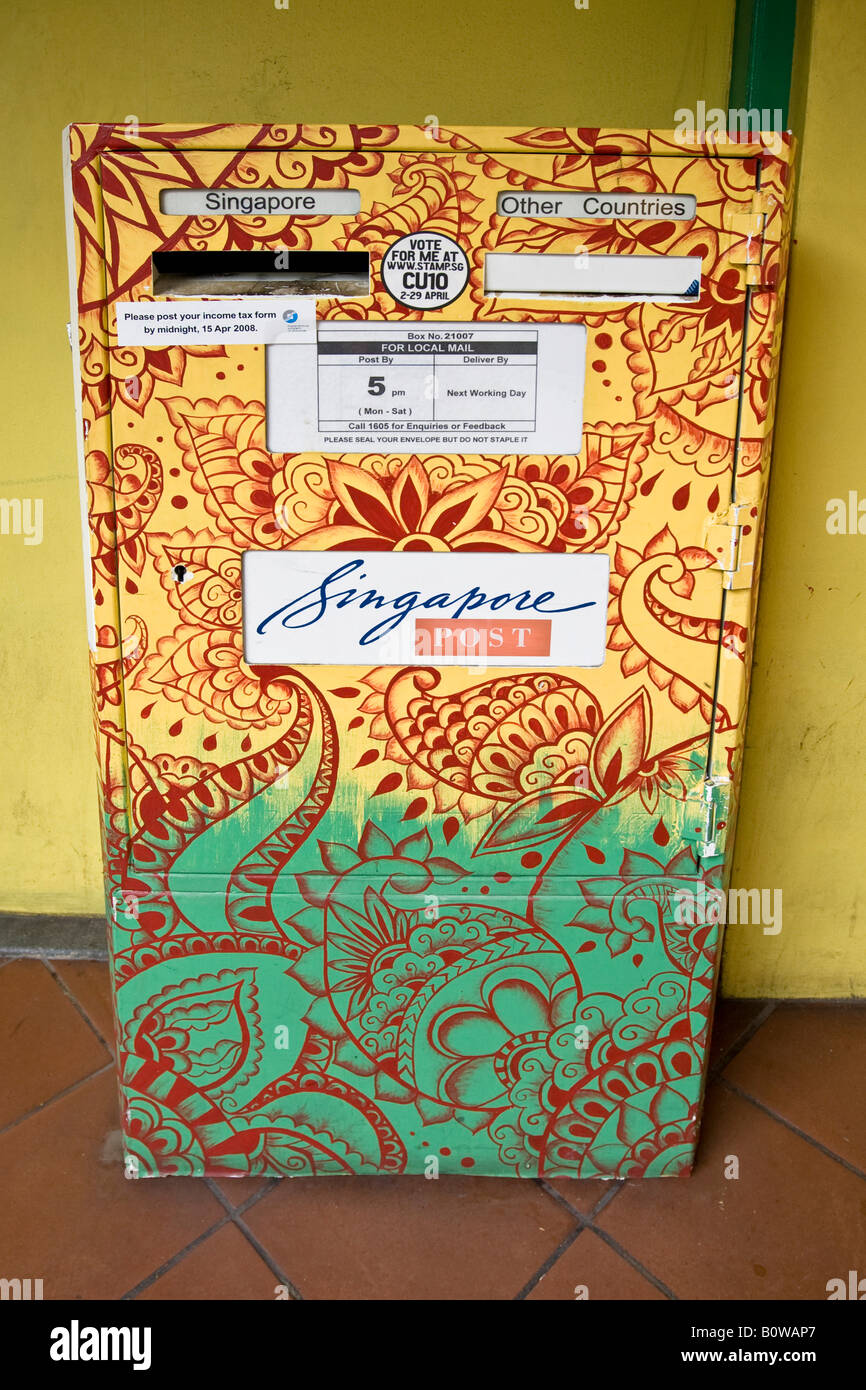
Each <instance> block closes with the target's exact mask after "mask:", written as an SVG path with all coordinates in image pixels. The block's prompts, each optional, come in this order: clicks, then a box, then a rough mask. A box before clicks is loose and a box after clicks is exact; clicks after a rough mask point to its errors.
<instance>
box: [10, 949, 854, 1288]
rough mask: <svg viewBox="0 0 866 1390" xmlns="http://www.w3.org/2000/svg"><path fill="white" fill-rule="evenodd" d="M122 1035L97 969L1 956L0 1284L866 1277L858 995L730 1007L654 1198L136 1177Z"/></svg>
mask: <svg viewBox="0 0 866 1390" xmlns="http://www.w3.org/2000/svg"><path fill="white" fill-rule="evenodd" d="M110 1038H111V1009H110V1002H109V993H108V975H107V967H106V966H105V965H103V964H98V963H95V962H87V961H44V962H43V961H42V960H34V959H29V960H7V961H5V962H2V963H0V1076H2V1083H0V1191H2V1193H3V1201H2V1203H0V1263H2V1266H3V1267H2V1268H0V1275H3V1276H5V1277H14V1276H18V1277H22V1278H23V1277H27V1276H29V1277H31V1278H42V1279H43V1280H44V1288H45V1297H46V1298H79V1299H81V1298H102V1299H118V1298H130V1299H138V1298H140V1299H199V1298H208V1299H234V1298H241V1299H273V1298H274V1297H275V1291H276V1288H277V1286H278V1285H282V1286H285V1288H286V1289H287V1290H288V1294H289V1296H290V1297H292V1298H297V1297H301V1298H312V1299H328V1298H334V1299H458V1300H466V1299H515V1298H518V1299H519V1298H529V1299H570V1300H573V1299H574V1298H575V1297H576V1296H577V1295H578V1293H579V1292H580V1291H582V1290H584V1289H585V1290H586V1293H588V1296H589V1298H591V1299H592V1298H595V1299H665V1298H668V1299H669V1298H683V1299H685V1298H699V1299H732V1298H747V1299H762V1298H769V1299H785V1300H787V1299H824V1298H826V1285H827V1281H828V1280H829V1279H832V1278H837V1277H842V1278H846V1277H847V1274H848V1271H849V1270H852V1269H856V1270H858V1271H859V1272H860V1273H861V1274H864V1273H866V1106H864V1103H863V1090H864V1088H863V1078H864V1073H866V1005H829V1004H827V1005H818V1004H815V1005H802V1004H797V1005H786V1004H777V1005H773V1004H762V1003H760V1002H757V1003H755V1002H743V1001H736V1002H732V1003H730V1004H725V1003H722V1004H720V1006H719V1009H718V1011H717V1015H716V1023H715V1028H714V1034H713V1071H712V1075H711V1080H710V1084H709V1087H708V1091H707V1102H706V1112H705V1120H704V1127H703V1133H702V1138H701V1147H700V1152H699V1158H698V1163H697V1166H696V1168H695V1171H694V1173H693V1174H692V1176H691V1177H690V1178H684V1179H681V1180H671V1181H660V1182H650V1183H645V1184H641V1183H603V1182H571V1183H570V1182H567V1181H566V1182H558V1183H556V1184H555V1185H554V1184H545V1183H537V1182H525V1181H523V1182H519V1181H508V1180H504V1179H502V1180H500V1179H485V1178H472V1177H466V1178H450V1179H447V1180H444V1181H441V1182H426V1181H425V1180H424V1179H423V1178H402V1179H401V1178H380V1179H375V1178H358V1179H345V1178H344V1179H333V1180H332V1179H296V1180H294V1181H291V1182H289V1181H286V1182H280V1181H276V1180H272V1181H268V1180H264V1179H239V1180H237V1181H232V1180H231V1179H222V1180H220V1181H219V1182H214V1181H210V1180H203V1181H194V1180H188V1179H172V1178H166V1179H162V1180H161V1181H158V1182H137V1183H136V1182H126V1181H125V1180H124V1179H123V1177H122V1174H121V1167H120V1159H119V1150H118V1143H117V1133H116V1130H117V1116H116V1093H115V1086H114V1075H113V1065H112V1059H111V1051H110V1041H109V1040H110ZM734 1168H736V1169H738V1176H737V1177H732V1176H730V1173H731V1172H732V1171H733V1169H734ZM584 1296H585V1295H584Z"/></svg>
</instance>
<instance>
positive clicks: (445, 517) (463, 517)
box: [425, 468, 508, 540]
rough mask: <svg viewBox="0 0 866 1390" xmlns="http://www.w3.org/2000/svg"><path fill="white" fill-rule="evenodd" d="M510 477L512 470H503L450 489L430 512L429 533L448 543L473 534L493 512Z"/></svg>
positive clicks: (427, 526) (427, 521)
mask: <svg viewBox="0 0 866 1390" xmlns="http://www.w3.org/2000/svg"><path fill="white" fill-rule="evenodd" d="M507 477H508V469H507V468H500V469H499V470H498V471H497V472H496V473H488V474H487V475H486V477H483V478H478V479H475V480H473V481H472V482H470V483H463V484H462V485H461V486H460V487H454V488H449V490H448V491H447V492H446V493H444V494H443V495H442V497H440V498H439V501H438V502H434V504H433V506H432V507H431V508H430V510H429V512H428V513H427V520H426V523H425V524H426V528H427V530H428V532H430V534H431V535H434V536H441V537H442V538H443V539H444V540H448V539H456V538H457V537H458V536H462V535H465V533H466V532H467V531H472V530H473V529H474V528H475V527H476V526H478V525H479V524H480V523H481V522H482V521H483V520H484V518H485V517H486V516H487V515H488V513H489V512H490V509H491V507H492V506H493V505H494V503H495V501H496V499H497V497H498V496H499V494H500V492H501V491H502V487H503V484H504V483H505V479H506V478H507Z"/></svg>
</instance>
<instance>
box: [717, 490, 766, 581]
mask: <svg viewBox="0 0 866 1390" xmlns="http://www.w3.org/2000/svg"><path fill="white" fill-rule="evenodd" d="M757 542H758V508H757V505H756V503H755V502H754V501H752V502H733V503H731V506H730V507H729V508H728V511H727V512H726V513H724V514H723V516H722V518H721V519H719V520H716V519H714V520H713V521H711V522H710V524H709V526H708V527H707V550H708V551H709V552H710V554H711V555H713V556H714V557H715V560H716V564H717V565H718V566H719V569H720V570H721V571H722V587H723V588H724V589H749V588H751V584H752V579H753V577H754V574H755V552H756V549H757Z"/></svg>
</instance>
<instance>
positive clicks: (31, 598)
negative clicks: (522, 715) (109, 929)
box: [0, 0, 866, 996]
mask: <svg viewBox="0 0 866 1390" xmlns="http://www.w3.org/2000/svg"><path fill="white" fill-rule="evenodd" d="M732 12H733V4H732V3H730V4H721V3H718V4H713V5H701V4H699V3H695V2H694V0H677V2H676V3H668V4H666V5H664V6H650V5H647V4H646V3H645V0H618V3H617V4H616V6H611V5H608V4H603V3H601V0H590V7H589V9H587V10H576V9H575V8H574V7H573V5H570V4H569V3H567V0H541V2H540V3H535V4H532V5H530V4H526V3H524V4H516V3H505V4H503V3H492V0H485V3H482V4H477V5H474V6H472V7H471V8H470V7H467V6H465V5H463V4H451V5H447V6H446V5H438V6H435V7H429V8H428V7H425V8H424V9H422V10H420V11H419V10H418V9H417V8H414V9H413V8H411V7H410V8H407V7H406V6H405V5H404V4H400V3H377V4H376V5H372V4H368V5H359V4H353V5H351V6H350V5H348V4H347V3H345V0H344V2H343V3H340V4H338V3H334V0H330V2H328V0H325V2H324V3H323V2H322V0H317V3H316V4H315V5H313V4H312V3H310V0H291V8H290V9H289V10H287V11H284V10H277V9H276V8H275V7H273V6H271V5H269V4H268V3H266V0H258V3H256V4H255V5H251V4H250V3H249V2H248V0H219V2H218V3H215V4H211V5H209V6H207V7H205V9H204V10H203V9H202V8H201V7H200V6H192V5H187V6H182V5H181V4H178V3H168V0H156V3H152V4H150V5H149V6H148V7H147V11H146V22H144V23H143V21H142V15H143V11H142V10H141V8H140V7H136V6H130V5H128V4H125V3H117V2H115V3H109V4H105V5H102V6H100V7H95V8H88V9H87V11H86V15H87V22H86V24H85V23H83V22H82V14H83V13H84V11H83V10H79V8H78V7H77V6H68V7H66V6H62V7H52V8H48V9H45V8H39V7H37V8H36V9H28V10H27V11H26V13H25V12H24V11H21V10H19V9H18V8H17V7H11V6H10V7H8V12H7V13H6V14H5V15H4V41H5V42H4V60H3V61H4V64H5V65H6V66H7V67H8V70H9V71H8V74H7V76H6V78H5V81H4V87H5V89H6V90H7V91H12V92H14V99H13V102H12V104H11V106H12V109H10V110H9V111H8V112H7V113H6V116H5V121H6V129H7V143H8V147H9V149H10V150H14V151H21V152H24V154H25V158H24V161H23V167H22V166H19V174H18V177H17V178H16V179H15V181H14V183H12V182H10V183H9V184H7V185H6V193H7V212H6V216H5V217H4V218H3V220H2V224H0V238H2V242H0V250H2V264H3V266H4V268H5V270H6V272H7V274H6V281H7V283H6V287H5V289H4V307H5V308H6V310H7V313H8V321H9V322H11V323H12V324H13V325H16V327H15V329H14V331H12V332H10V333H8V334H7V336H6V337H5V338H4V341H3V344H2V345H0V353H2V359H3V360H2V371H0V391H2V393H3V402H2V408H3V419H4V424H5V443H6V449H5V451H4V458H3V462H2V482H0V495H2V496H5V497H21V498H25V497H34V498H35V497H38V498H41V499H42V500H43V506H44V539H43V541H42V543H41V545H38V546H37V545H34V546H25V545H24V544H23V539H22V538H21V537H20V536H0V566H2V573H3V584H4V594H6V595H7V600H6V605H5V612H4V619H5V620H4V623H3V625H2V639H0V640H2V662H3V665H2V670H3V676H4V681H3V693H4V701H3V703H4V711H5V716H6V718H5V724H4V735H5V736H4V738H3V740H2V746H0V785H2V787H3V803H4V830H3V834H2V838H0V908H2V909H4V910H7V911H8V910H21V911H33V912H37V911H57V912H99V911H101V908H102V874H101V865H100V859H99V840H98V832H97V815H96V808H97V802H96V795H95V774H94V755H93V744H92V736H91V727H90V701H89V694H88V689H87V679H86V642H85V630H84V611H83V599H82V577H81V575H82V564H81V550H80V537H79V529H78V500H77V480H76V469H75V451H74V439H73V417H72V388H71V367H70V361H69V352H68V349H67V347H66V339H65V333H64V330H63V324H64V323H65V322H66V319H67V318H68V307H67V297H66V283H65V249H64V230H63V214H62V196H61V188H60V158H59V146H60V139H59V135H60V130H61V128H62V127H63V126H64V125H65V124H67V123H68V122H69V121H71V120H93V119H100V118H102V119H111V120H122V119H123V118H124V117H125V116H127V115H134V116H137V117H138V118H139V119H140V120H143V121H153V120H169V121H180V120H204V121H207V120H214V121H217V120H248V121H254V120H269V119H271V120H279V119H288V120H292V121H294V120H297V119H299V118H303V119H305V120H310V121H313V122H315V121H322V120H332V121H350V120H355V121H357V120H361V121H363V120H365V119H369V120H376V121H378V120H393V121H403V122H408V123H422V124H423V122H424V119H425V117H426V116H428V115H435V116H436V117H438V119H439V120H440V121H442V122H443V123H447V124H453V125H457V124H472V123H477V124H484V125H495V124H506V125H514V124H525V125H526V126H527V127H528V126H530V125H535V124H539V125H541V124H547V123H559V124H561V123H563V122H567V123H585V124H590V123H591V124H592V125H593V126H595V125H610V126H621V127H629V126H642V127H646V126H656V127H662V128H664V127H668V128H669V127H670V126H671V125H672V124H673V119H674V116H673V113H674V111H675V110H676V109H677V107H680V106H691V105H693V104H694V102H695V101H696V100H697V99H698V98H702V99H703V100H705V101H706V102H707V105H708V106H712V105H717V106H723V105H726V92H727V73H728V64H729V53H730V39H731V26H732ZM94 55H97V56H95V57H94ZM864 60H866V35H864V26H863V23H862V12H861V7H860V5H859V3H857V0H818V3H817V4H816V6H815V15H814V22H813V50H812V67H811V73H810V77H809V83H808V88H807V104H806V121H805V132H804V134H805V141H804V149H803V161H802V166H801V172H800V180H801V185H800V203H799V227H798V245H797V246H795V248H794V255H793V269H792V280H791V292H790V298H789V318H788V324H787V332H786V340H787V342H786V350H785V359H784V366H783V377H782V388H781V398H780V406H779V413H778V425H777V430H778V433H777V447H776V458H775V465H774V483H773V485H772V493H771V503H770V517H769V526H768V538H767V545H766V552H765V563H764V579H763V593H762V606H761V617H760V625H759V640H758V664H757V666H756V668H755V674H754V682H753V704H752V713H751V720H750V725H749V755H748V757H747V760H746V770H745V784H744V788H743V797H742V809H741V814H740V826H739V834H738V849H737V856H736V862H735V871H734V883H735V884H736V885H742V886H755V887H764V888H773V887H780V888H781V889H782V890H783V894H784V899H783V901H784V918H783V929H782V931H781V933H780V934H779V935H777V936H770V935H767V936H765V935H763V934H762V933H761V931H760V928H756V927H745V928H739V927H732V928H729V937H728V948H727V951H726V957H725V976H724V988H725V991H726V992H727V993H728V994H776V995H780V996H783V995H803V994H810V995H829V996H832V995H845V994H848V993H852V992H855V993H863V992H864V988H866V951H864V944H866V943H864V936H866V929H864V927H863V926H862V916H860V917H859V920H858V892H859V886H858V884H859V862H860V857H861V856H860V854H859V849H860V840H861V831H860V824H861V822H862V819H863V813H864V807H863V801H864V795H863V792H862V785H863V779H862V774H861V773H860V770H859V764H860V759H861V754H860V745H861V743H862V741H863V734H862V730H861V725H862V721H863V715H862V711H863V709H864V708H866V696H864V695H863V694H862V692H861V689H860V687H861V685H862V677H861V672H862V670H863V660H864V655H866V653H864V650H863V648H864V646H866V637H864V635H863V624H862V621H859V620H858V597H857V596H858V595H859V594H860V592H861V588H860V587H859V585H860V584H862V580H861V579H860V575H861V574H862V558H861V557H862V556H863V554H864V553H866V552H864V551H863V549H862V547H863V546H864V545H866V539H863V538H857V537H855V536H830V535H828V534H827V531H826V528H825V517H826V503H827V501H828V500H829V499H830V498H831V497H846V496H847V493H848V490H849V489H851V488H857V486H858V483H859V481H860V477H861V476H862V466H861V465H860V462H859V454H860V452H861V451H860V446H859V432H858V428H857V426H858V421H857V419H856V415H855V412H856V411H857V406H858V400H859V393H858V387H859V382H858V381H855V378H854V373H855V370H856V368H855V364H856V361H857V356H856V351H855V349H856V344H857V343H858V341H859V333H860V331H861V329H860V320H861V317H862V311H863V310H864V309H866V302H864V301H866V289H864V286H863V277H862V274H861V272H860V262H861V259H862V256H861V252H860V239H861V235H862V226H863V218H862V216H861V217H858V215H857V214H858V213H866V178H864V174H863V171H861V170H860V169H859V168H858V165H860V164H862V163H863V162H864V160H866V155H864V154H863V153H862V146H863V141H862V139H860V138H859V136H860V134H861V131H862V127H863V125H864V122H866V117H864V115H863V111H862V101H861V97H860V92H861V88H862V82H861V81H860V73H861V72H862V69H863V64H864ZM24 72H26V73H28V74H29V75H30V76H29V80H28V82H27V83H26V84H25V83H19V78H20V74H21V73H24ZM840 132H844V140H842V139H841V138H840ZM843 161H844V162H843ZM831 245H832V248H833V253H832V259H831V257H830V254H829V248H830V246H831ZM10 272H11V273H10ZM862 487H863V493H864V496H866V484H863V485H862Z"/></svg>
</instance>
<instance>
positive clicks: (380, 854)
mask: <svg viewBox="0 0 866 1390" xmlns="http://www.w3.org/2000/svg"><path fill="white" fill-rule="evenodd" d="M358 853H359V854H360V856H361V858H362V859H381V858H387V857H388V856H390V855H392V854H393V853H394V846H393V845H392V844H391V841H390V840H389V839H388V836H387V835H386V834H385V832H384V831H383V830H380V829H379V827H378V825H374V824H373V822H372V821H371V820H368V821H367V824H366V825H365V826H364V833H363V834H362V836H361V839H360V842H359V844H358Z"/></svg>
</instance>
